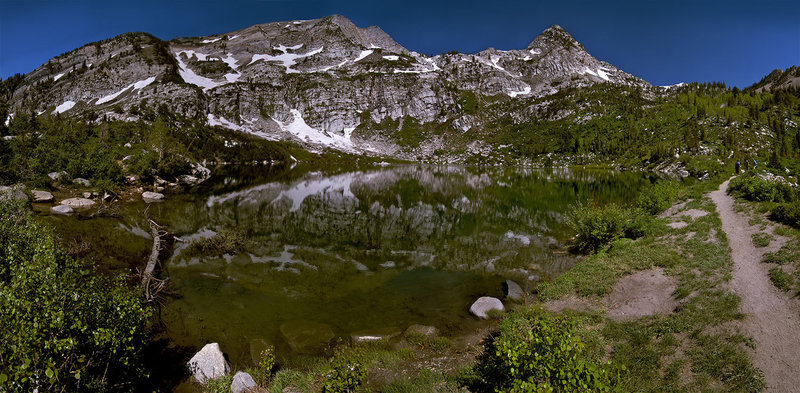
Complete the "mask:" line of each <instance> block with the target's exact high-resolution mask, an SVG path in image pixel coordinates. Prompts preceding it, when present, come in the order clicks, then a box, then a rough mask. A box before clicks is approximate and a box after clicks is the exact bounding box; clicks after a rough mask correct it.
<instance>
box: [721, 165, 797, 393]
mask: <svg viewBox="0 0 800 393" xmlns="http://www.w3.org/2000/svg"><path fill="white" fill-rule="evenodd" d="M727 189H728V182H727V181H726V182H724V183H722V185H720V188H719V190H717V191H714V192H712V193H711V194H710V196H711V199H712V200H713V201H714V203H715V204H716V205H717V212H719V215H720V218H721V219H722V229H723V230H724V231H725V233H726V234H727V236H728V241H729V243H730V247H731V256H732V258H733V265H734V266H733V279H732V280H731V282H730V284H731V289H732V290H733V291H735V292H736V293H737V294H738V295H739V296H741V298H742V305H741V311H742V312H743V313H744V314H746V316H747V317H746V319H745V321H744V323H743V328H744V330H745V332H746V333H747V334H749V335H750V336H752V337H753V339H754V340H755V343H756V350H755V352H754V354H753V362H754V363H755V365H756V367H758V368H759V369H761V371H763V372H764V377H765V379H766V384H767V389H766V391H767V392H797V391H800V303H798V301H797V300H796V299H792V298H791V297H790V296H789V295H788V294H786V293H783V292H780V291H779V290H778V289H776V288H775V287H774V286H773V285H772V282H770V280H769V277H768V276H767V271H768V269H767V267H766V266H765V265H764V264H762V263H761V257H762V256H763V254H764V253H765V252H768V251H774V250H777V249H778V248H780V246H781V245H783V243H785V241H786V240H785V239H782V238H780V237H776V239H775V241H773V242H772V244H770V247H767V248H755V247H754V246H753V243H752V238H751V236H752V235H753V234H754V233H759V232H761V230H760V229H759V228H758V227H753V226H751V225H749V224H748V218H747V217H745V216H743V215H741V214H738V213H736V211H735V210H734V206H733V198H732V197H730V196H728V195H727V193H726V191H727Z"/></svg>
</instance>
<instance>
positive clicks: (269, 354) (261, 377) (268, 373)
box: [253, 346, 278, 386]
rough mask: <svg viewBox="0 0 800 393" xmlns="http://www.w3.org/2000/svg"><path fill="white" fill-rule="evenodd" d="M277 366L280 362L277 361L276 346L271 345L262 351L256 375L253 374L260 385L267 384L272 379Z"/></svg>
mask: <svg viewBox="0 0 800 393" xmlns="http://www.w3.org/2000/svg"><path fill="white" fill-rule="evenodd" d="M277 368H278V363H277V362H276V361H275V348H274V347H272V346H270V347H268V348H267V349H265V350H263V351H261V354H260V355H259V358H258V364H257V365H256V369H255V375H253V376H254V377H255V380H256V381H257V382H258V384H259V385H261V386H266V385H267V384H268V383H269V381H270V379H272V374H274V373H275V370H276V369H277Z"/></svg>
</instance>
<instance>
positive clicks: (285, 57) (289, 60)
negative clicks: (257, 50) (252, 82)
mask: <svg viewBox="0 0 800 393" xmlns="http://www.w3.org/2000/svg"><path fill="white" fill-rule="evenodd" d="M302 46H303V44H300V45H295V46H289V47H287V46H284V45H279V46H277V47H274V48H272V49H275V50H278V51H281V52H283V54H280V55H277V56H273V55H267V54H262V55H258V54H257V55H253V58H252V59H251V60H250V63H249V64H248V65H250V64H253V63H255V62H257V61H259V60H264V61H277V62H280V63H281V64H282V65H283V66H284V67H285V68H286V73H287V74H298V73H300V71H298V70H295V69H294V68H292V66H293V65H295V64H296V63H297V59H301V58H304V57H309V56H313V55H316V54H317V53H320V52H322V50H323V49H324V48H325V47H324V46H321V47H319V49H314V50H312V51H311V52H308V53H302V54H297V53H288V52H287V51H286V50H287V49H292V50H297V49H300V48H301V47H302Z"/></svg>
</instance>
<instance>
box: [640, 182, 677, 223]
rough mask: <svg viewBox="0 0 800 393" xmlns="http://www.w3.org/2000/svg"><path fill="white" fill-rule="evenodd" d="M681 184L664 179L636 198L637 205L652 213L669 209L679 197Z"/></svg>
mask: <svg viewBox="0 0 800 393" xmlns="http://www.w3.org/2000/svg"><path fill="white" fill-rule="evenodd" d="M678 189H679V185H678V182H677V181H674V180H662V181H658V182H656V183H654V184H653V185H651V186H650V187H647V188H645V189H644V190H642V191H641V192H640V193H639V196H638V197H637V199H636V207H638V208H639V209H642V210H643V211H645V212H647V213H648V214H651V215H656V214H659V213H661V212H663V211H664V210H667V209H668V208H669V207H670V206H672V204H673V203H675V200H676V199H678Z"/></svg>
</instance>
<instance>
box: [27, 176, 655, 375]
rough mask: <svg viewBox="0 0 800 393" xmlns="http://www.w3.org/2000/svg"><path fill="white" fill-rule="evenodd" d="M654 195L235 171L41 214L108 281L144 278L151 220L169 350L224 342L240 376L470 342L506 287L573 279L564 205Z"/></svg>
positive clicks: (617, 179) (617, 185)
mask: <svg viewBox="0 0 800 393" xmlns="http://www.w3.org/2000/svg"><path fill="white" fill-rule="evenodd" d="M652 180H653V179H652V178H651V177H649V176H648V175H645V174H642V173H634V172H616V171H610V170H588V169H530V168H502V167H490V168H477V167H474V168H473V167H460V166H421V165H396V166H394V165H393V166H377V165H375V166H369V167H367V168H361V169H359V170H338V171H337V170H332V171H327V170H326V172H325V173H322V172H319V171H308V170H302V169H299V168H286V167H268V166H264V167H253V166H244V167H225V168H222V169H219V170H216V171H215V173H214V175H212V177H211V178H210V179H209V180H207V181H206V182H204V183H202V184H200V185H199V186H196V187H194V188H192V189H187V190H183V191H182V192H180V193H167V198H166V200H164V201H162V202H155V203H150V204H146V203H144V202H143V201H141V200H138V201H130V202H123V203H119V204H116V205H114V207H113V208H112V211H111V213H109V214H96V215H95V216H94V217H92V218H89V217H88V216H89V215H90V214H91V213H92V211H91V210H90V211H87V212H79V213H77V214H73V215H71V216H59V215H51V214H50V213H49V209H48V208H47V207H44V206H41V207H37V208H36V209H37V214H38V216H39V218H40V219H41V220H43V221H45V222H49V223H51V224H52V225H53V226H54V227H55V228H56V231H57V232H58V233H59V235H60V236H61V237H62V238H63V240H64V242H65V243H66V244H67V245H68V247H78V248H80V247H81V245H82V244H88V245H89V247H83V248H84V251H83V252H84V254H85V255H84V258H87V259H89V260H92V261H94V262H95V263H97V264H98V265H99V266H100V267H101V268H102V269H104V270H108V271H112V272H113V271H116V272H124V273H130V272H132V271H135V270H136V269H139V270H141V269H143V267H144V264H145V262H146V260H147V258H148V256H149V254H150V251H151V247H152V242H153V240H152V238H151V236H150V234H149V224H148V220H147V218H146V216H149V218H150V219H152V220H154V221H155V222H157V223H159V224H160V225H163V226H165V227H166V228H167V229H168V230H169V232H171V233H173V234H174V235H175V236H177V237H178V238H179V239H180V241H176V242H175V243H174V246H172V247H171V252H170V253H169V257H168V258H167V259H166V260H165V261H164V262H163V270H162V272H161V277H162V278H168V287H169V295H168V296H164V297H163V298H161V300H160V301H159V304H160V306H159V307H158V312H157V314H158V315H157V316H156V317H157V318H158V323H159V324H160V325H161V326H162V327H163V329H162V330H163V333H162V335H163V336H164V337H165V338H166V340H167V341H169V342H170V345H171V346H175V347H179V348H185V349H186V352H187V353H193V351H197V350H198V349H200V348H201V347H202V346H203V345H205V344H207V343H209V342H219V343H220V347H221V348H222V350H223V351H224V352H225V353H226V354H227V355H228V356H229V358H230V360H231V363H232V364H233V366H234V368H236V367H237V366H238V367H247V366H249V365H252V364H253V360H252V355H251V354H252V352H253V351H255V350H256V349H257V348H259V347H260V346H263V345H266V343H271V344H272V345H275V347H276V353H277V354H278V356H279V357H283V358H291V357H292V356H307V355H315V354H319V353H321V351H322V348H323V347H324V345H325V344H326V343H328V342H335V341H336V339H343V340H349V339H350V337H351V336H352V335H353V334H367V335H381V334H388V333H392V332H402V331H403V329H405V328H406V327H408V326H410V325H412V324H424V325H432V326H435V327H437V328H438V329H439V330H440V331H441V332H442V333H443V334H444V335H445V336H457V335H458V334H461V333H463V332H466V331H468V330H469V329H474V328H475V327H476V326H478V324H480V323H481V322H480V321H479V320H478V319H477V318H475V317H474V316H472V315H470V314H469V311H468V310H469V307H470V305H471V304H472V302H473V301H475V300H476V299H477V298H478V297H480V296H494V297H497V298H500V299H503V300H504V301H505V299H504V294H503V282H504V281H505V280H508V279H510V280H514V281H515V282H517V283H519V284H520V286H522V287H523V288H524V289H528V290H531V289H533V288H535V287H536V285H537V283H538V282H540V281H546V280H552V279H553V278H554V277H555V276H557V275H558V274H560V273H561V272H563V271H565V270H566V269H569V268H570V267H571V266H573V265H574V264H575V262H576V261H577V257H576V256H574V255H571V254H570V253H568V252H567V251H566V244H567V242H568V240H569V238H570V237H571V236H573V234H572V233H571V232H570V230H569V228H568V227H567V225H566V219H565V212H566V211H567V210H568V208H569V207H570V205H574V204H576V203H578V202H582V203H599V204H605V203H610V202H615V203H623V204H624V203H629V202H630V201H631V200H632V199H633V198H634V197H635V196H636V194H637V192H638V190H639V189H640V188H642V187H643V186H645V185H647V184H649V183H651V182H652ZM95 210H96V209H95ZM232 231H233V232H236V233H239V234H241V235H242V236H243V237H244V238H245V239H246V241H245V242H244V244H243V246H242V247H241V248H240V251H237V252H234V253H227V254H222V255H202V254H198V253H196V252H190V251H191V250H192V248H191V244H192V243H193V242H196V241H197V240H200V239H203V238H210V237H212V236H214V235H215V234H216V233H220V232H232Z"/></svg>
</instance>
